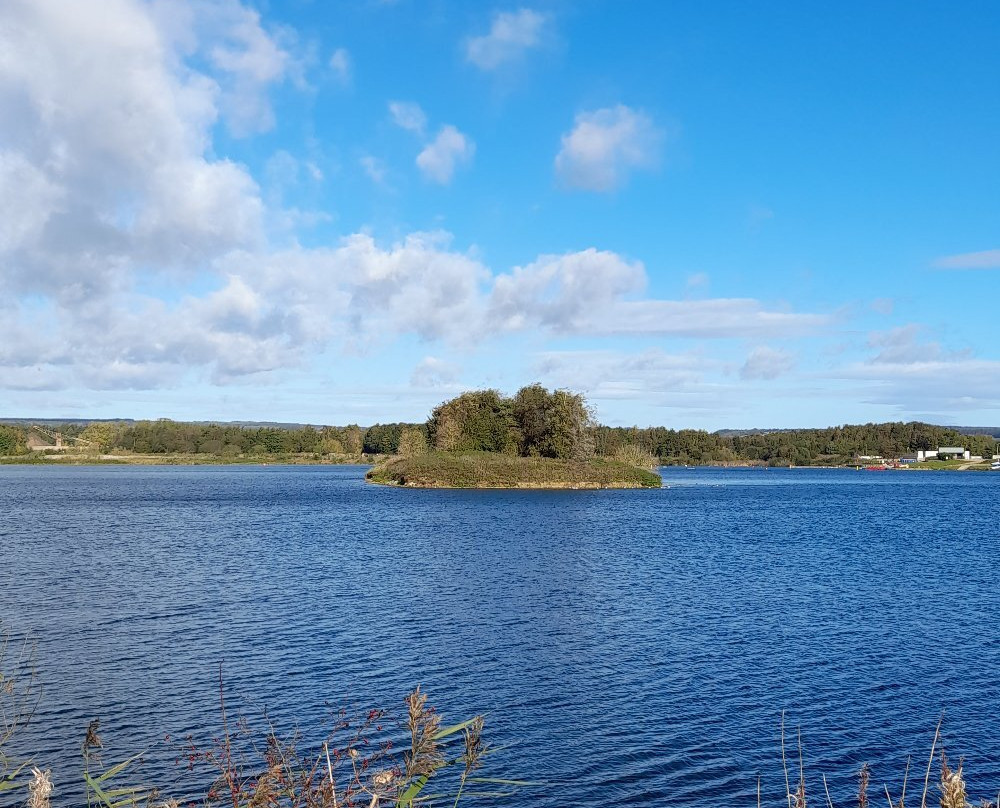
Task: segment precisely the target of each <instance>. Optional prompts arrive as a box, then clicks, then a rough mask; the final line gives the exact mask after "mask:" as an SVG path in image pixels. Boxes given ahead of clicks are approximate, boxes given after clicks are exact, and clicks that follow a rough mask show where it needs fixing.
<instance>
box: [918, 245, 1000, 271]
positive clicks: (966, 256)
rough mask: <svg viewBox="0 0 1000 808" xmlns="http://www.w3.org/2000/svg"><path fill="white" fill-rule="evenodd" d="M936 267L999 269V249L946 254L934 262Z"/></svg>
mask: <svg viewBox="0 0 1000 808" xmlns="http://www.w3.org/2000/svg"><path fill="white" fill-rule="evenodd" d="M934 266H936V267H937V268H938V269H1000V250H983V251H982V252H972V253H962V254H961V255H947V256H945V257H944V258H938V259H937V260H936V261H935V262H934Z"/></svg>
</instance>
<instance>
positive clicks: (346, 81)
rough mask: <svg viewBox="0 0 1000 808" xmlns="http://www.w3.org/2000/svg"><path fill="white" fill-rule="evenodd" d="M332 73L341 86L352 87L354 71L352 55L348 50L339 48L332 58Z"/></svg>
mask: <svg viewBox="0 0 1000 808" xmlns="http://www.w3.org/2000/svg"><path fill="white" fill-rule="evenodd" d="M330 72H331V73H332V74H333V77H334V79H336V81H337V82H338V83H339V84H340V85H341V86H343V87H348V86H350V84H351V76H352V72H353V71H352V66H351V54H350V53H349V52H348V50H347V48H337V49H336V50H335V51H334V52H333V54H332V55H331V56H330Z"/></svg>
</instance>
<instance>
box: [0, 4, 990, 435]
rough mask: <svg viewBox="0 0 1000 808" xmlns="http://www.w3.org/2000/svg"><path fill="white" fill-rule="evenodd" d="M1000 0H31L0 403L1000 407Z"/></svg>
mask: <svg viewBox="0 0 1000 808" xmlns="http://www.w3.org/2000/svg"><path fill="white" fill-rule="evenodd" d="M997 30H1000V6H997V5H996V4H995V3H987V2H980V3H976V2H970V3H964V4H961V5H960V6H956V5H955V4H945V3H921V2H916V3H914V2H907V3H902V2H901V3H879V4H870V3H839V4H836V5H831V4H821V3H797V4H791V3H777V2H775V3H753V4H750V3H742V2H718V3H712V4H695V3H662V2H641V1H640V0H633V1H632V2H612V1H611V0H608V1H607V2H601V1H600V0H586V1H583V2H560V1H559V0H552V1H551V2H548V1H541V0H540V2H536V3H528V4H517V3H515V4H491V3H486V2H482V3H479V2H476V3H470V2H460V1H458V0H455V1H454V2H452V1H451V0H395V1H394V2H378V1H377V0H341V1H340V2H306V0H289V1H288V2H259V3H250V2H244V3H240V2H237V0H219V1H218V2H204V1H202V0H160V1H159V2H140V1H139V0H101V1H100V2H97V0H94V2H77V3H73V4H69V5H67V4H66V3H63V2H60V1H59V0H13V2H8V3H4V4H3V5H2V7H0V52H2V53H4V54H6V58H5V59H3V60H0V291H2V292H3V294H2V295H0V414H2V415H7V416H36V417H132V418H142V417H171V418H177V419H222V420H230V419H262V420H281V421H308V422H313V423H348V422H358V423H362V424H368V423H373V422H376V421H385V420H422V419H423V418H424V417H425V416H426V414H427V412H428V411H429V409H430V408H431V407H433V406H434V405H435V404H437V403H438V402H440V401H442V400H444V399H446V398H449V397H451V396H452V395H455V394H456V393H457V392H460V391H461V390H463V389H470V388H478V387H485V386H489V387H497V388H499V389H501V390H503V391H505V392H513V391H514V390H516V389H517V388H518V387H520V386H522V385H523V384H527V383H530V382H533V381H541V382H542V383H544V384H546V385H548V386H550V387H552V386H558V387H567V388H570V389H573V390H576V391H579V392H583V393H584V394H585V395H587V397H588V398H589V400H590V401H591V403H592V404H593V405H594V407H595V409H596V411H597V415H598V417H599V418H600V420H602V421H604V422H606V423H613V424H639V425H647V424H664V425H667V426H673V427H678V428H680V427H699V428H707V429H718V428H724V427H737V426H743V427H746V426H760V427H767V426H822V425H828V424H837V423H848V422H864V421H883V420H901V419H902V420H909V419H924V420H930V421H934V422H938V423H953V424H954V423H960V424H975V425H995V424H997V423H1000V347H998V343H1000V340H998V339H997V335H998V333H1000V319H998V307H1000V294H998V292H1000V146H998V144H1000V51H998V49H997V48H996V42H995V32H996V31H997Z"/></svg>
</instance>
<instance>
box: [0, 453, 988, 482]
mask: <svg viewBox="0 0 1000 808" xmlns="http://www.w3.org/2000/svg"><path fill="white" fill-rule="evenodd" d="M396 457H399V455H387V454H362V455H346V454H316V453H303V454H273V455H232V456H229V455H215V454H205V453H197V454H154V453H145V454H140V453H120V452H116V453H107V454H93V453H84V452H67V451H63V452H54V451H52V452H31V453H30V454H20V455H0V465H35V466H261V465H290V466H352V465H357V466H374V465H376V464H378V463H381V462H384V461H387V460H390V459H393V458H396ZM605 460H609V459H605ZM659 467H660V468H667V469H669V468H675V469H677V468H680V469H683V468H732V469H759V470H761V471H764V470H767V469H846V470H858V469H861V470H864V466H861V465H859V464H858V463H852V462H842V463H812V464H808V463H807V464H796V465H769V464H767V463H759V462H758V463H755V462H734V461H708V462H697V461H691V460H688V461H687V462H684V461H682V460H678V459H676V458H661V459H660V464H659ZM878 470H880V471H881V470H883V469H881V468H879V469H878ZM884 470H885V471H990V470H991V469H990V461H986V460H984V461H982V462H981V463H970V462H968V461H948V462H941V461H928V462H924V463H911V464H906V465H901V466H899V467H892V466H888V467H886V468H885V469H884ZM522 487H531V486H530V485H524V486H522ZM539 487H559V486H558V485H556V486H539ZM577 487H580V486H579V485H578V486H577ZM594 487H601V486H599V485H595V486H594Z"/></svg>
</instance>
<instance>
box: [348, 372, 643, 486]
mask: <svg viewBox="0 0 1000 808" xmlns="http://www.w3.org/2000/svg"><path fill="white" fill-rule="evenodd" d="M593 434H594V430H593V417H592V415H591V412H590V409H589V408H588V407H587V404H586V402H585V401H584V399H583V397H582V396H580V395H578V394H574V393H571V392H569V391H566V390H555V391H552V392H550V391H548V390H546V389H545V388H544V387H542V386H541V385H540V384H533V385H530V386H528V387H523V388H521V389H520V390H519V391H518V392H517V394H516V395H515V396H513V397H512V398H505V397H504V396H502V395H501V394H500V393H499V392H497V391H496V390H477V391H474V392H468V393H463V394H462V395H460V396H458V397H457V398H454V399H452V400H450V401H446V402H444V403H443V404H441V405H440V406H438V407H436V408H435V409H434V411H433V412H432V413H431V417H430V418H429V419H428V421H427V424H426V426H425V428H424V429H420V428H411V429H407V430H405V431H404V432H403V433H402V434H401V435H400V440H399V453H398V454H396V455H393V456H389V457H387V458H385V459H383V460H382V461H380V462H379V463H377V464H376V465H375V466H374V467H373V468H372V469H371V470H370V471H369V472H368V474H367V475H366V479H368V480H369V481H370V482H373V483H379V484H381V485H399V486H406V487H413V488H659V487H660V486H661V484H662V481H661V479H660V475H659V474H656V473H655V472H654V471H652V469H653V468H655V467H656V465H657V461H656V458H655V457H653V456H652V455H650V454H649V453H646V452H642V451H641V450H639V449H638V448H637V447H629V449H630V450H625V451H621V452H619V453H618V454H617V455H616V456H615V457H597V456H596V455H595V449H594V438H593Z"/></svg>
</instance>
